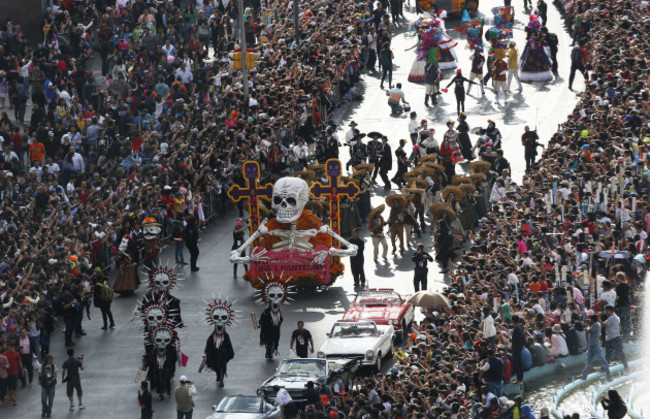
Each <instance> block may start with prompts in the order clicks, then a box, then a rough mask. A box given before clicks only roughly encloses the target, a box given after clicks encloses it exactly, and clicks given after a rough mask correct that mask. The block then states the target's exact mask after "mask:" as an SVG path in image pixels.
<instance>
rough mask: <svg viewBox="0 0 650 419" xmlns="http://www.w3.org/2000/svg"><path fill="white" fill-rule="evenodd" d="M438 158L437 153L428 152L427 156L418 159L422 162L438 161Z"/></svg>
mask: <svg viewBox="0 0 650 419" xmlns="http://www.w3.org/2000/svg"><path fill="white" fill-rule="evenodd" d="M437 159H438V155H437V154H427V155H426V156H422V157H420V159H419V160H418V161H419V162H420V163H424V162H426V161H436V160H437Z"/></svg>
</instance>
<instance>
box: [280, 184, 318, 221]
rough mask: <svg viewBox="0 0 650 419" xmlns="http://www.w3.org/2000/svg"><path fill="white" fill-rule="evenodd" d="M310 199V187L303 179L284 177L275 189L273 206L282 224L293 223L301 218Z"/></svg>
mask: <svg viewBox="0 0 650 419" xmlns="http://www.w3.org/2000/svg"><path fill="white" fill-rule="evenodd" d="M308 199H309V186H308V185H307V182H305V181H304V180H302V179H299V178H294V177H283V178H281V179H279V180H278V181H277V182H276V183H275V186H274V187H273V204H272V207H273V209H274V210H275V214H276V219H277V220H278V222H280V223H292V222H294V221H296V220H297V219H298V217H300V215H301V214H302V210H303V209H304V208H305V205H306V204H307V200H308Z"/></svg>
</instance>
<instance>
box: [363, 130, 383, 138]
mask: <svg viewBox="0 0 650 419" xmlns="http://www.w3.org/2000/svg"><path fill="white" fill-rule="evenodd" d="M366 137H370V138H375V139H377V138H383V137H384V134H382V133H381V132H377V131H372V132H369V133H368V134H366Z"/></svg>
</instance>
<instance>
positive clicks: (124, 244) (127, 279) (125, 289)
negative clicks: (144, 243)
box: [113, 234, 140, 295]
mask: <svg viewBox="0 0 650 419" xmlns="http://www.w3.org/2000/svg"><path fill="white" fill-rule="evenodd" d="M118 251H119V254H118V265H119V267H120V270H119V272H118V274H117V278H115V283H114V284H113V290H114V291H115V292H116V293H118V294H122V295H131V294H133V293H134V292H135V290H137V289H138V286H140V279H139V278H138V270H137V267H138V263H139V261H140V258H139V255H138V253H139V252H138V249H137V247H136V243H135V240H132V239H131V236H130V235H128V234H125V235H124V237H122V241H121V242H120V246H119V249H118Z"/></svg>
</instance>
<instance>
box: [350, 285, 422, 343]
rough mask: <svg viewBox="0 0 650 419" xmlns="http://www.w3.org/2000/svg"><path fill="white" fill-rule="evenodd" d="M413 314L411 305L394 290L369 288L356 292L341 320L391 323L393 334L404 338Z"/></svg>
mask: <svg viewBox="0 0 650 419" xmlns="http://www.w3.org/2000/svg"><path fill="white" fill-rule="evenodd" d="M413 316H414V314H413V306H412V305H411V304H410V303H408V302H407V301H406V300H405V299H404V298H402V296H401V295H399V294H398V293H397V292H395V291H394V290H392V289H370V290H367V291H362V292H360V293H358V294H357V296H356V297H355V298H354V301H353V302H352V304H351V305H350V307H348V309H347V310H346V311H345V314H344V315H343V320H347V321H353V322H358V321H363V320H372V321H374V322H375V323H376V324H378V325H391V326H393V327H394V328H395V336H399V337H401V338H404V337H405V336H406V335H407V334H408V326H409V325H410V324H411V322H412V321H413Z"/></svg>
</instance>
